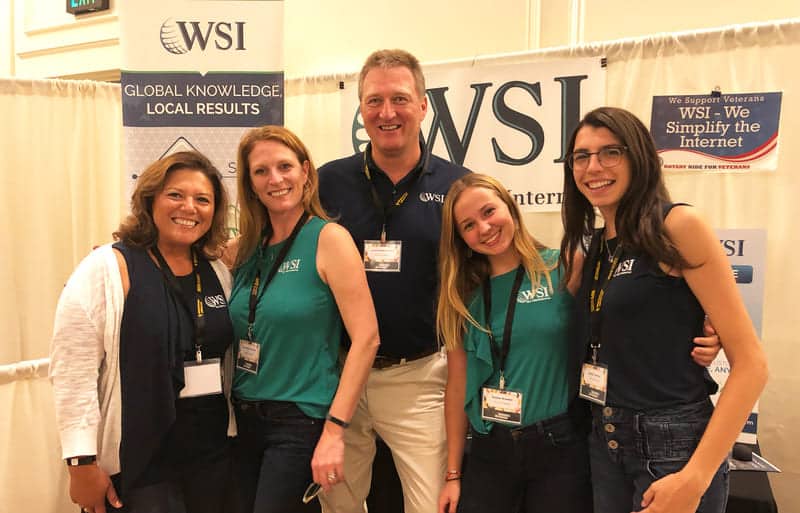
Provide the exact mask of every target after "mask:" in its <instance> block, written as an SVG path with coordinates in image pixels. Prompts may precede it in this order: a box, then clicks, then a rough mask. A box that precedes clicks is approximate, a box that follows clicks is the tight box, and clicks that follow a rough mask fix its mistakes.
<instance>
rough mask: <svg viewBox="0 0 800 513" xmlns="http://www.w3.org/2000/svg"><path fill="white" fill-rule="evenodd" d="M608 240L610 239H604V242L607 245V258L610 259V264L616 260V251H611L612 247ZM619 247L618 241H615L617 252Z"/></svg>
mask: <svg viewBox="0 0 800 513" xmlns="http://www.w3.org/2000/svg"><path fill="white" fill-rule="evenodd" d="M608 240H609V239H603V242H604V243H605V245H606V258H607V259H608V261H609V262H611V261H612V260H613V259H614V251H612V250H611V246H610V245H609V244H608ZM617 245H618V243H617V241H614V249H615V250H616V249H617Z"/></svg>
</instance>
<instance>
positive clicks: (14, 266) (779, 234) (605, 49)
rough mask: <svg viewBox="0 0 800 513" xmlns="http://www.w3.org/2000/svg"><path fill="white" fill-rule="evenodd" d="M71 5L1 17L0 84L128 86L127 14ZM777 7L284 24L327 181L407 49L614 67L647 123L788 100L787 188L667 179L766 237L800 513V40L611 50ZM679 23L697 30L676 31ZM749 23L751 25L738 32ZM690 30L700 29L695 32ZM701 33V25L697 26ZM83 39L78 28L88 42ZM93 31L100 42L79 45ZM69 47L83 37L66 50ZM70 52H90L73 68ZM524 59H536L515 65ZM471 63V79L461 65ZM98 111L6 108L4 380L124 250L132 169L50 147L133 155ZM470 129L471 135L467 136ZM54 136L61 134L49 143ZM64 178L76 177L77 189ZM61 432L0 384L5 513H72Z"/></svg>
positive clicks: (781, 453) (450, 11)
mask: <svg viewBox="0 0 800 513" xmlns="http://www.w3.org/2000/svg"><path fill="white" fill-rule="evenodd" d="M118 1H122V0H118ZM56 4H58V8H59V9H63V0H25V1H23V0H0V76H2V75H14V74H17V75H19V76H23V77H32V76H69V75H77V74H81V73H82V72H83V74H85V75H89V76H95V77H106V76H111V77H112V78H113V75H114V71H115V67H117V68H118V66H119V60H118V59H119V57H118V52H117V47H116V46H115V42H114V38H115V37H116V35H115V25H116V23H117V21H116V14H115V13H114V9H113V7H114V4H115V0H112V11H111V12H109V13H107V14H99V15H92V16H91V17H89V18H83V19H81V20H78V21H77V22H75V21H74V20H72V19H70V18H68V17H66V18H65V17H63V16H58V17H53V19H51V20H44V21H42V20H41V19H40V18H37V17H36V16H34V14H35V13H36V12H37V10H41V9H42V8H46V7H48V6H50V7H53V6H55V5H56ZM762 4H763V5H758V6H757V7H754V6H753V4H752V2H745V1H744V0H733V1H730V2H703V3H700V2H696V1H694V0H691V1H690V0H676V1H675V2H671V3H669V5H665V4H662V3H658V4H656V3H653V4H652V5H650V4H648V8H647V10H648V12H647V13H641V12H637V11H636V9H639V8H638V7H636V8H635V9H634V11H633V12H630V13H628V10H629V9H631V7H630V2H627V1H625V0H609V1H608V2H602V3H601V2H584V1H577V0H576V1H572V0H552V1H540V2H533V1H520V0H513V1H509V2H507V4H504V9H503V10H502V11H501V10H499V9H496V10H486V3H485V2H479V1H478V0H467V1H465V2H458V3H457V2H444V1H443V2H434V3H432V2H417V1H416V0H414V1H411V2H409V3H407V4H404V7H403V9H402V10H400V11H398V10H397V9H396V8H390V7H389V4H386V6H384V4H383V3H380V2H378V3H376V2H366V1H351V2H348V3H347V6H346V7H342V6H340V5H338V4H335V5H334V3H330V2H317V1H312V0H290V2H288V3H287V6H286V20H287V21H286V23H287V30H286V37H287V41H286V46H287V49H286V51H287V56H286V62H287V67H286V71H287V77H290V78H289V79H288V80H287V87H286V90H287V98H286V104H285V105H286V125H287V126H289V127H290V128H292V129H293V130H295V131H297V132H298V133H299V134H300V135H301V137H302V138H303V139H304V140H305V141H306V142H307V143H308V145H309V147H310V148H311V150H312V153H313V155H314V159H315V161H316V163H317V164H318V165H319V164H322V163H323V162H325V161H327V160H330V159H332V158H336V157H339V156H342V155H343V154H344V152H345V150H344V146H343V144H342V140H341V134H340V133H338V127H339V126H340V124H341V123H340V121H339V120H340V119H343V118H345V117H349V116H351V114H352V113H350V112H343V111H342V108H341V104H342V95H343V94H355V93H354V92H353V91H350V90H346V91H341V90H339V89H338V82H339V80H340V79H344V78H352V76H353V72H354V71H355V70H357V69H358V67H359V66H360V64H361V62H362V61H363V58H364V57H365V55H366V54H367V53H369V51H371V50H373V49H375V48H378V47H398V46H399V47H404V48H408V49H409V50H411V51H412V52H414V53H415V54H417V55H418V56H419V57H420V58H421V59H422V60H423V61H424V62H425V63H428V64H427V65H426V66H425V67H426V69H428V70H433V69H438V68H443V67H447V66H451V65H453V64H456V65H463V64H464V62H471V61H472V58H473V57H474V56H482V57H481V58H480V59H477V60H476V65H478V66H483V65H491V64H497V63H513V62H533V63H536V62H548V61H550V60H554V59H565V58H570V57H585V56H606V57H607V58H608V71H607V79H608V87H607V91H608V93H607V103H608V104H611V105H617V106H621V107H625V108H628V109H630V110H632V111H634V112H636V113H637V114H638V115H639V116H640V117H642V119H643V120H645V122H646V123H647V122H648V121H649V118H650V102H651V99H652V96H653V95H659V94H706V93H708V92H709V91H710V90H711V89H713V88H714V87H715V86H719V87H720V89H721V90H722V91H723V92H726V93H727V92H761V91H782V92H783V93H784V94H783V107H782V116H781V126H780V157H779V166H778V170H777V171H774V172H762V173H752V174H750V173H748V174H744V173H742V174H733V173H731V174H689V173H681V174H669V175H668V178H667V182H668V186H669V188H670V191H671V193H672V195H673V198H675V199H676V200H681V201H686V202H690V203H693V204H695V205H696V206H697V207H699V208H700V210H702V211H703V212H704V213H705V214H706V215H707V217H708V218H709V220H710V222H711V224H712V226H714V227H720V228H766V230H767V236H768V253H767V269H768V276H767V284H766V293H765V303H764V306H765V307H764V319H763V337H762V338H763V344H764V348H765V351H766V353H767V356H768V359H769V363H770V370H771V379H770V382H769V384H768V385H767V389H766V391H765V392H764V394H763V396H762V401H761V408H760V425H759V438H760V442H761V445H762V449H763V451H764V453H765V455H766V456H767V457H768V458H769V459H770V460H772V461H774V462H775V463H776V464H777V465H778V466H779V467H781V468H782V469H783V470H784V473H783V474H781V475H773V476H771V483H772V485H773V488H774V490H775V495H776V498H777V501H778V504H779V506H780V508H781V510H782V511H800V497H797V494H796V492H795V488H797V487H798V486H800V453H798V451H797V450H796V448H795V447H794V443H795V442H794V441H795V440H796V439H798V438H800V427H799V426H800V405H799V404H798V400H797V398H796V393H795V391H796V390H798V388H800V387H798V385H800V378H798V377H796V372H795V367H796V364H795V362H796V357H795V354H796V352H795V344H793V340H792V338H791V335H792V334H793V333H794V332H793V330H791V327H792V323H793V320H794V319H795V318H796V314H795V313H794V311H793V309H792V307H793V301H792V300H793V294H792V292H793V291H794V290H800V273H797V272H795V271H793V267H792V262H791V259H792V256H793V251H792V249H793V248H795V247H797V246H798V243H800V233H798V230H796V229H794V223H793V221H794V220H795V219H797V218H798V214H800V204H799V203H800V202H798V201H797V198H796V194H797V192H800V188H799V187H798V185H800V184H798V183H797V180H798V179H797V178H795V176H794V175H793V174H792V172H793V168H792V167H790V164H791V163H793V162H796V161H797V158H798V157H800V135H798V134H799V133H800V126H798V124H800V121H798V120H797V117H796V113H797V112H799V110H798V107H800V106H799V105H798V93H800V80H798V78H800V77H798V71H797V70H796V66H795V65H794V62H795V61H796V58H797V57H796V56H797V55H800V51H799V50H800V27H799V26H798V22H797V21H795V22H786V23H782V24H767V25H762V26H757V27H756V26H754V27H749V28H748V27H744V28H738V29H726V30H711V31H704V32H701V33H697V34H688V33H682V34H680V35H674V34H660V35H656V36H647V37H643V38H641V39H635V40H616V41H610V42H608V41H602V40H607V39H611V38H615V37H620V36H641V35H645V34H651V33H655V32H658V31H662V30H665V29H667V30H676V29H686V28H690V27H691V28H694V27H697V28H700V27H703V26H707V25H708V23H709V20H713V23H714V24H715V25H719V24H722V23H734V22H741V21H744V20H745V19H746V20H767V19H772V18H776V17H786V16H789V15H797V14H798V13H797V12H796V11H797V10H798V6H797V3H796V1H791V2H788V1H786V2H783V1H782V2H775V3H762ZM337 6H338V7H337ZM723 7H724V11H723V10H721V9H722V8H723ZM334 9H335V10H334ZM667 9H669V10H670V11H674V13H680V12H685V13H687V15H686V16H680V15H676V14H674V13H673V14H671V15H666V11H665V10H667ZM455 10H458V13H457V14H454V11H455ZM791 11H795V12H794V13H792V12H791ZM342 12H346V13H347V14H346V17H347V19H346V21H343V22H342V23H330V20H331V19H334V20H337V19H340V18H341V17H342V16H343V15H342V14H341V13H342ZM737 12H738V13H746V14H742V15H741V17H738V16H739V15H737V14H736V13H737ZM689 13H692V15H693V16H695V17H696V18H694V19H691V20H689V19H687V18H688V17H689ZM6 14H10V15H11V16H10V17H7V16H6ZM626 14H628V15H627V16H626ZM56 18H57V19H56ZM695 20H696V21H697V23H698V24H697V25H693V24H692V23H693V22H694V21H695ZM74 23H78V25H79V26H78V28H77V29H76V28H75V27H73V26H72V25H73V24H74ZM701 23H704V24H705V25H702V24H701ZM9 27H10V29H11V30H10V32H6V29H7V28H9ZM81 27H84V28H88V30H89V32H83V33H81V34H78V32H77V31H78V29H79V28H81ZM9 34H13V36H10V35H9ZM63 34H69V35H68V37H67V38H66V39H64V38H63V37H62V35H63ZM70 38H71V39H70ZM57 39H58V40H60V41H61V42H60V43H58V44H56V43H54V42H53V41H54V40H57ZM590 41H598V42H596V43H591V44H587V45H584V46H580V47H577V48H573V49H568V48H563V47H562V48H558V49H555V50H550V51H546V50H545V51H534V52H529V51H527V50H531V49H536V48H540V47H549V46H562V45H568V44H578V43H586V42H590ZM71 46H72V47H74V48H78V49H79V50H80V51H79V52H78V53H77V54H71V53H70V51H69V49H70V47H71ZM520 51H524V52H523V53H515V52H520ZM490 54H503V55H501V56H497V57H492V56H490ZM70 55H72V56H73V57H70ZM487 56H488V57H487ZM464 58H468V59H467V61H461V62H458V63H453V62H450V61H451V60H452V59H464ZM441 61H448V62H441ZM437 62H439V63H437ZM312 75H313V76H312ZM117 76H118V75H117ZM291 77H295V78H291ZM109 87H112V88H113V87H115V86H109ZM0 89H2V88H0ZM117 91H118V89H117ZM96 94H97V96H96V98H97V100H96V102H97V103H98V105H100V107H99V111H100V110H102V112H99V111H98V113H97V119H98V120H99V119H101V118H102V119H103V123H105V124H104V125H102V128H101V127H100V125H97V126H89V125H80V124H76V120H75V119H73V118H72V117H70V115H69V114H64V113H63V112H61V111H58V110H53V111H52V112H49V113H48V112H45V113H43V114H42V115H41V117H40V118H38V119H35V121H37V122H38V123H34V122H33V121H32V120H31V119H30V115H29V114H27V115H26V114H24V113H20V112H17V111H14V110H9V109H8V108H7V107H6V106H5V105H6V104H3V103H0V107H2V108H0V113H2V114H3V119H4V121H5V123H4V124H3V127H2V128H0V130H2V134H0V184H1V185H2V187H0V199H2V200H3V204H5V205H9V204H13V205H15V208H14V209H13V210H12V213H11V215H10V216H8V217H6V218H5V219H3V220H1V221H0V226H2V227H3V234H4V235H5V237H4V241H3V249H2V256H1V257H0V259H1V260H2V264H0V276H2V280H0V282H2V283H3V284H7V286H8V288H9V290H10V291H11V292H12V296H11V297H10V298H9V299H8V301H9V302H10V303H9V304H12V303H13V302H16V304H17V306H15V309H14V310H13V311H12V310H5V315H7V317H0V321H2V322H0V325H3V326H4V328H3V331H4V334H3V335H2V336H0V337H1V338H2V341H1V342H0V365H3V364H9V363H14V362H16V361H19V360H25V359H34V358H41V357H45V356H46V355H47V346H48V342H49V336H50V331H51V329H52V321H51V320H52V314H53V312H54V308H55V303H56V301H57V298H58V293H59V292H60V289H61V286H62V285H63V283H64V281H65V280H66V278H67V277H68V275H69V273H70V272H71V270H72V269H73V268H74V266H75V265H76V264H77V262H78V261H79V260H80V258H81V257H82V256H83V255H84V254H85V252H86V251H88V248H89V247H91V245H93V244H97V243H99V242H105V241H108V240H109V237H110V232H111V231H112V230H113V229H114V228H115V227H116V225H117V223H118V221H119V219H120V216H121V215H122V214H123V212H124V211H125V210H126V208H127V199H120V194H121V188H122V187H121V165H120V162H119V156H117V157H116V159H115V158H114V157H104V160H103V163H102V164H94V165H91V166H83V167H82V168H81V167H79V166H81V165H82V163H83V162H82V161H81V160H80V159H75V158H70V159H66V160H65V159H64V158H63V156H64V155H65V154H67V153H68V152H67V151H66V150H64V149H55V147H53V146H51V145H50V144H48V142H47V141H48V140H52V139H55V138H58V137H63V136H64V134H69V133H73V134H92V135H93V137H91V138H83V139H80V138H75V139H70V141H71V144H73V145H74V149H75V150H76V151H79V152H80V153H82V154H83V155H86V156H92V157H93V158H92V160H93V161H94V157H96V156H97V146H96V145H95V146H93V145H92V144H91V142H92V139H95V140H99V139H100V134H101V135H102V137H103V144H104V145H107V146H108V148H116V149H117V151H118V150H119V146H120V144H121V135H120V134H121V125H122V123H121V117H120V116H119V109H120V105H119V94H118V92H112V94H110V95H108V94H107V93H105V92H100V91H98V92H97V93H96ZM56 96H57V95H56ZM0 101H1V100H0ZM42 101H44V100H42ZM456 125H457V126H463V123H459V122H458V120H456ZM23 127H27V128H23ZM44 128H48V131H46V132H43V131H42V130H44ZM10 135H13V138H11V137H10ZM4 142H5V143H6V144H5V145H3V143H4ZM12 142H13V144H12ZM12 157H13V159H14V160H10V159H11V158H12ZM66 164H68V167H69V169H71V171H70V172H69V173H67V172H65V171H64V169H65V165H66ZM476 171H481V170H476ZM23 173H25V174H24V175H23ZM526 217H527V219H526V220H527V221H528V223H529V226H530V228H531V229H532V230H533V231H534V233H535V234H536V235H537V236H539V237H540V238H541V239H542V240H544V241H545V242H546V243H548V244H550V245H557V243H558V240H559V237H560V234H561V229H560V220H559V217H558V214H555V213H552V214H527V215H526ZM3 223H5V224H3ZM12 312H13V313H12ZM1 370H2V369H0V371H1ZM0 374H2V372H0ZM52 422H53V412H52V399H51V396H50V390H49V385H48V383H47V381H46V380H45V379H43V378H41V377H39V378H37V377H35V376H33V377H32V378H31V379H30V380H25V381H16V382H14V383H9V384H3V381H2V380H0V454H3V455H4V459H3V458H0V513H5V512H6V511H43V512H45V511H46V512H51V511H52V512H55V511H69V510H70V509H69V508H71V507H72V506H71V505H70V503H69V499H68V497H67V496H66V480H65V479H66V471H65V469H64V468H63V464H62V463H61V462H60V461H59V460H58V458H59V448H58V443H57V439H56V438H55V437H56V435H55V429H54V427H53V424H52ZM32 505H33V506H34V507H32Z"/></svg>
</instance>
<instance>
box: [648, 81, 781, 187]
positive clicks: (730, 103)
mask: <svg viewBox="0 0 800 513" xmlns="http://www.w3.org/2000/svg"><path fill="white" fill-rule="evenodd" d="M780 112H781V93H738V94H719V95H716V94H714V95H672V96H654V97H653V114H652V118H651V122H650V132H651V133H652V134H653V139H654V140H655V142H656V148H658V152H659V153H660V154H661V158H662V159H663V161H664V169H668V170H688V171H711V172H714V171H774V170H775V169H776V168H777V165H778V125H779V120H780Z"/></svg>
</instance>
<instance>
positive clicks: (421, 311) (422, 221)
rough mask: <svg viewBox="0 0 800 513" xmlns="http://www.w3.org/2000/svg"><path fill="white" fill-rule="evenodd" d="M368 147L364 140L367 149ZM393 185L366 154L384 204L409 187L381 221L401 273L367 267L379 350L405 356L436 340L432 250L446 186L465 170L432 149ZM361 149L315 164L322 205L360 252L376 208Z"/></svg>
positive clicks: (375, 223)
mask: <svg viewBox="0 0 800 513" xmlns="http://www.w3.org/2000/svg"><path fill="white" fill-rule="evenodd" d="M367 151H369V147H368V148H367ZM422 154H423V158H422V159H421V161H420V163H419V164H418V165H417V167H416V168H415V169H414V170H412V171H411V172H410V173H409V174H408V175H407V176H406V177H404V178H403V179H402V180H400V182H398V183H397V184H393V183H392V181H391V180H390V179H389V177H388V176H386V174H385V173H384V172H383V171H381V170H380V169H379V168H378V167H377V166H376V165H375V164H374V163H373V162H371V159H367V160H369V161H370V162H369V163H368V164H369V169H370V174H371V175H372V183H373V184H374V187H375V190H376V192H377V194H378V196H379V198H380V200H381V202H382V203H383V204H385V205H388V204H391V203H392V202H393V201H394V200H396V199H397V198H399V197H401V196H402V195H403V194H404V193H408V196H407V197H406V199H405V201H404V202H403V204H402V205H401V206H399V207H397V208H395V209H394V210H393V211H392V213H391V216H390V217H389V219H388V221H387V225H386V239H387V240H400V241H402V243H403V247H402V257H401V264H400V272H367V281H368V283H369V288H370V290H371V292H372V299H373V301H374V303H375V311H376V313H377V316H378V329H379V332H380V337H381V345H380V349H379V350H378V353H379V354H380V355H382V356H388V357H397V358H400V357H410V356H414V355H418V354H421V353H423V352H427V351H431V350H434V349H435V348H436V347H437V345H436V344H437V343H436V324H435V315H436V295H437V293H438V291H437V287H438V275H437V255H438V249H439V237H440V233H441V229H442V205H443V203H444V197H445V195H446V194H447V191H448V190H449V189H450V185H452V183H453V182H454V181H455V180H457V179H458V178H459V177H461V176H463V175H465V174H467V173H469V172H470V171H469V170H468V169H466V168H464V167H461V166H457V165H455V164H452V163H450V162H448V161H446V160H444V159H441V158H439V157H436V156H434V155H431V156H430V157H428V158H427V159H426V158H425V157H424V155H425V151H424V150H423V152H422ZM364 163H365V154H364V153H356V154H355V155H352V156H350V157H346V158H342V159H339V160H334V161H333V162H329V163H327V164H325V165H324V166H322V167H321V168H320V169H319V182H320V185H319V190H320V199H321V200H322V205H323V207H324V208H325V210H326V211H327V212H328V214H329V215H330V216H331V217H332V218H333V219H334V221H336V222H338V223H339V224H341V225H342V226H344V227H345V228H347V230H348V231H349V232H350V234H351V235H352V237H353V239H354V240H355V242H356V245H357V246H358V249H359V251H360V252H361V254H362V255H363V254H364V240H377V239H379V238H380V233H381V226H382V225H383V217H384V215H383V210H380V209H378V208H377V207H376V205H375V202H374V201H373V197H372V192H371V185H370V181H369V179H368V178H367V176H366V174H365V173H364Z"/></svg>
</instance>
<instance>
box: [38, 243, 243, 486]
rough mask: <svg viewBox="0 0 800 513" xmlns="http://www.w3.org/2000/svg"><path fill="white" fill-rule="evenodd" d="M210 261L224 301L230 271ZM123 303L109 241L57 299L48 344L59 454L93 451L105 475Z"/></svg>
mask: <svg viewBox="0 0 800 513" xmlns="http://www.w3.org/2000/svg"><path fill="white" fill-rule="evenodd" d="M210 264H211V267H212V268H213V269H214V271H215V272H216V274H217V277H218V279H219V282H220V284H221V285H222V290H223V291H224V293H225V298H226V299H228V298H229V297H230V293H231V274H230V272H229V271H228V269H227V268H226V267H225V265H224V264H223V263H222V262H220V261H219V260H213V261H211V262H210ZM124 305H125V298H124V294H123V290H122V278H121V276H120V273H119V264H118V262H117V257H116V255H115V253H114V250H113V249H112V247H111V244H106V245H104V246H101V247H99V248H97V249H96V250H94V251H92V252H91V253H90V254H89V255H88V256H86V258H84V259H83V260H82V261H81V263H80V264H78V267H77V268H76V269H75V271H74V272H73V273H72V276H70V278H69V281H67V284H66V286H65V287H64V290H63V291H62V292H61V297H60V298H59V300H58V307H57V308H56V317H55V321H54V325H53V339H52V341H51V344H50V380H51V381H52V383H53V393H54V396H55V409H56V422H57V425H58V431H59V435H60V437H61V451H62V457H64V458H69V457H72V456H83V455H92V454H96V455H97V461H98V464H99V465H100V467H101V468H102V469H103V470H105V471H106V472H107V473H108V474H109V475H113V474H116V473H118V472H119V471H120V461H119V445H120V439H121V436H122V407H121V395H120V377H119V343H120V340H119V338H120V325H121V323H122V312H123V308H124ZM228 351H229V352H230V349H228ZM230 356H231V355H230V354H226V359H225V361H226V369H225V372H224V373H223V375H224V378H225V386H224V388H225V392H226V396H227V397H228V398H230V385H231V378H232V375H233V372H232V371H233V368H232V362H233V358H231V357H230ZM228 409H229V419H230V421H229V424H228V435H230V436H233V435H235V434H236V424H235V420H234V416H233V411H232V409H231V408H230V401H229V402H228Z"/></svg>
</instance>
